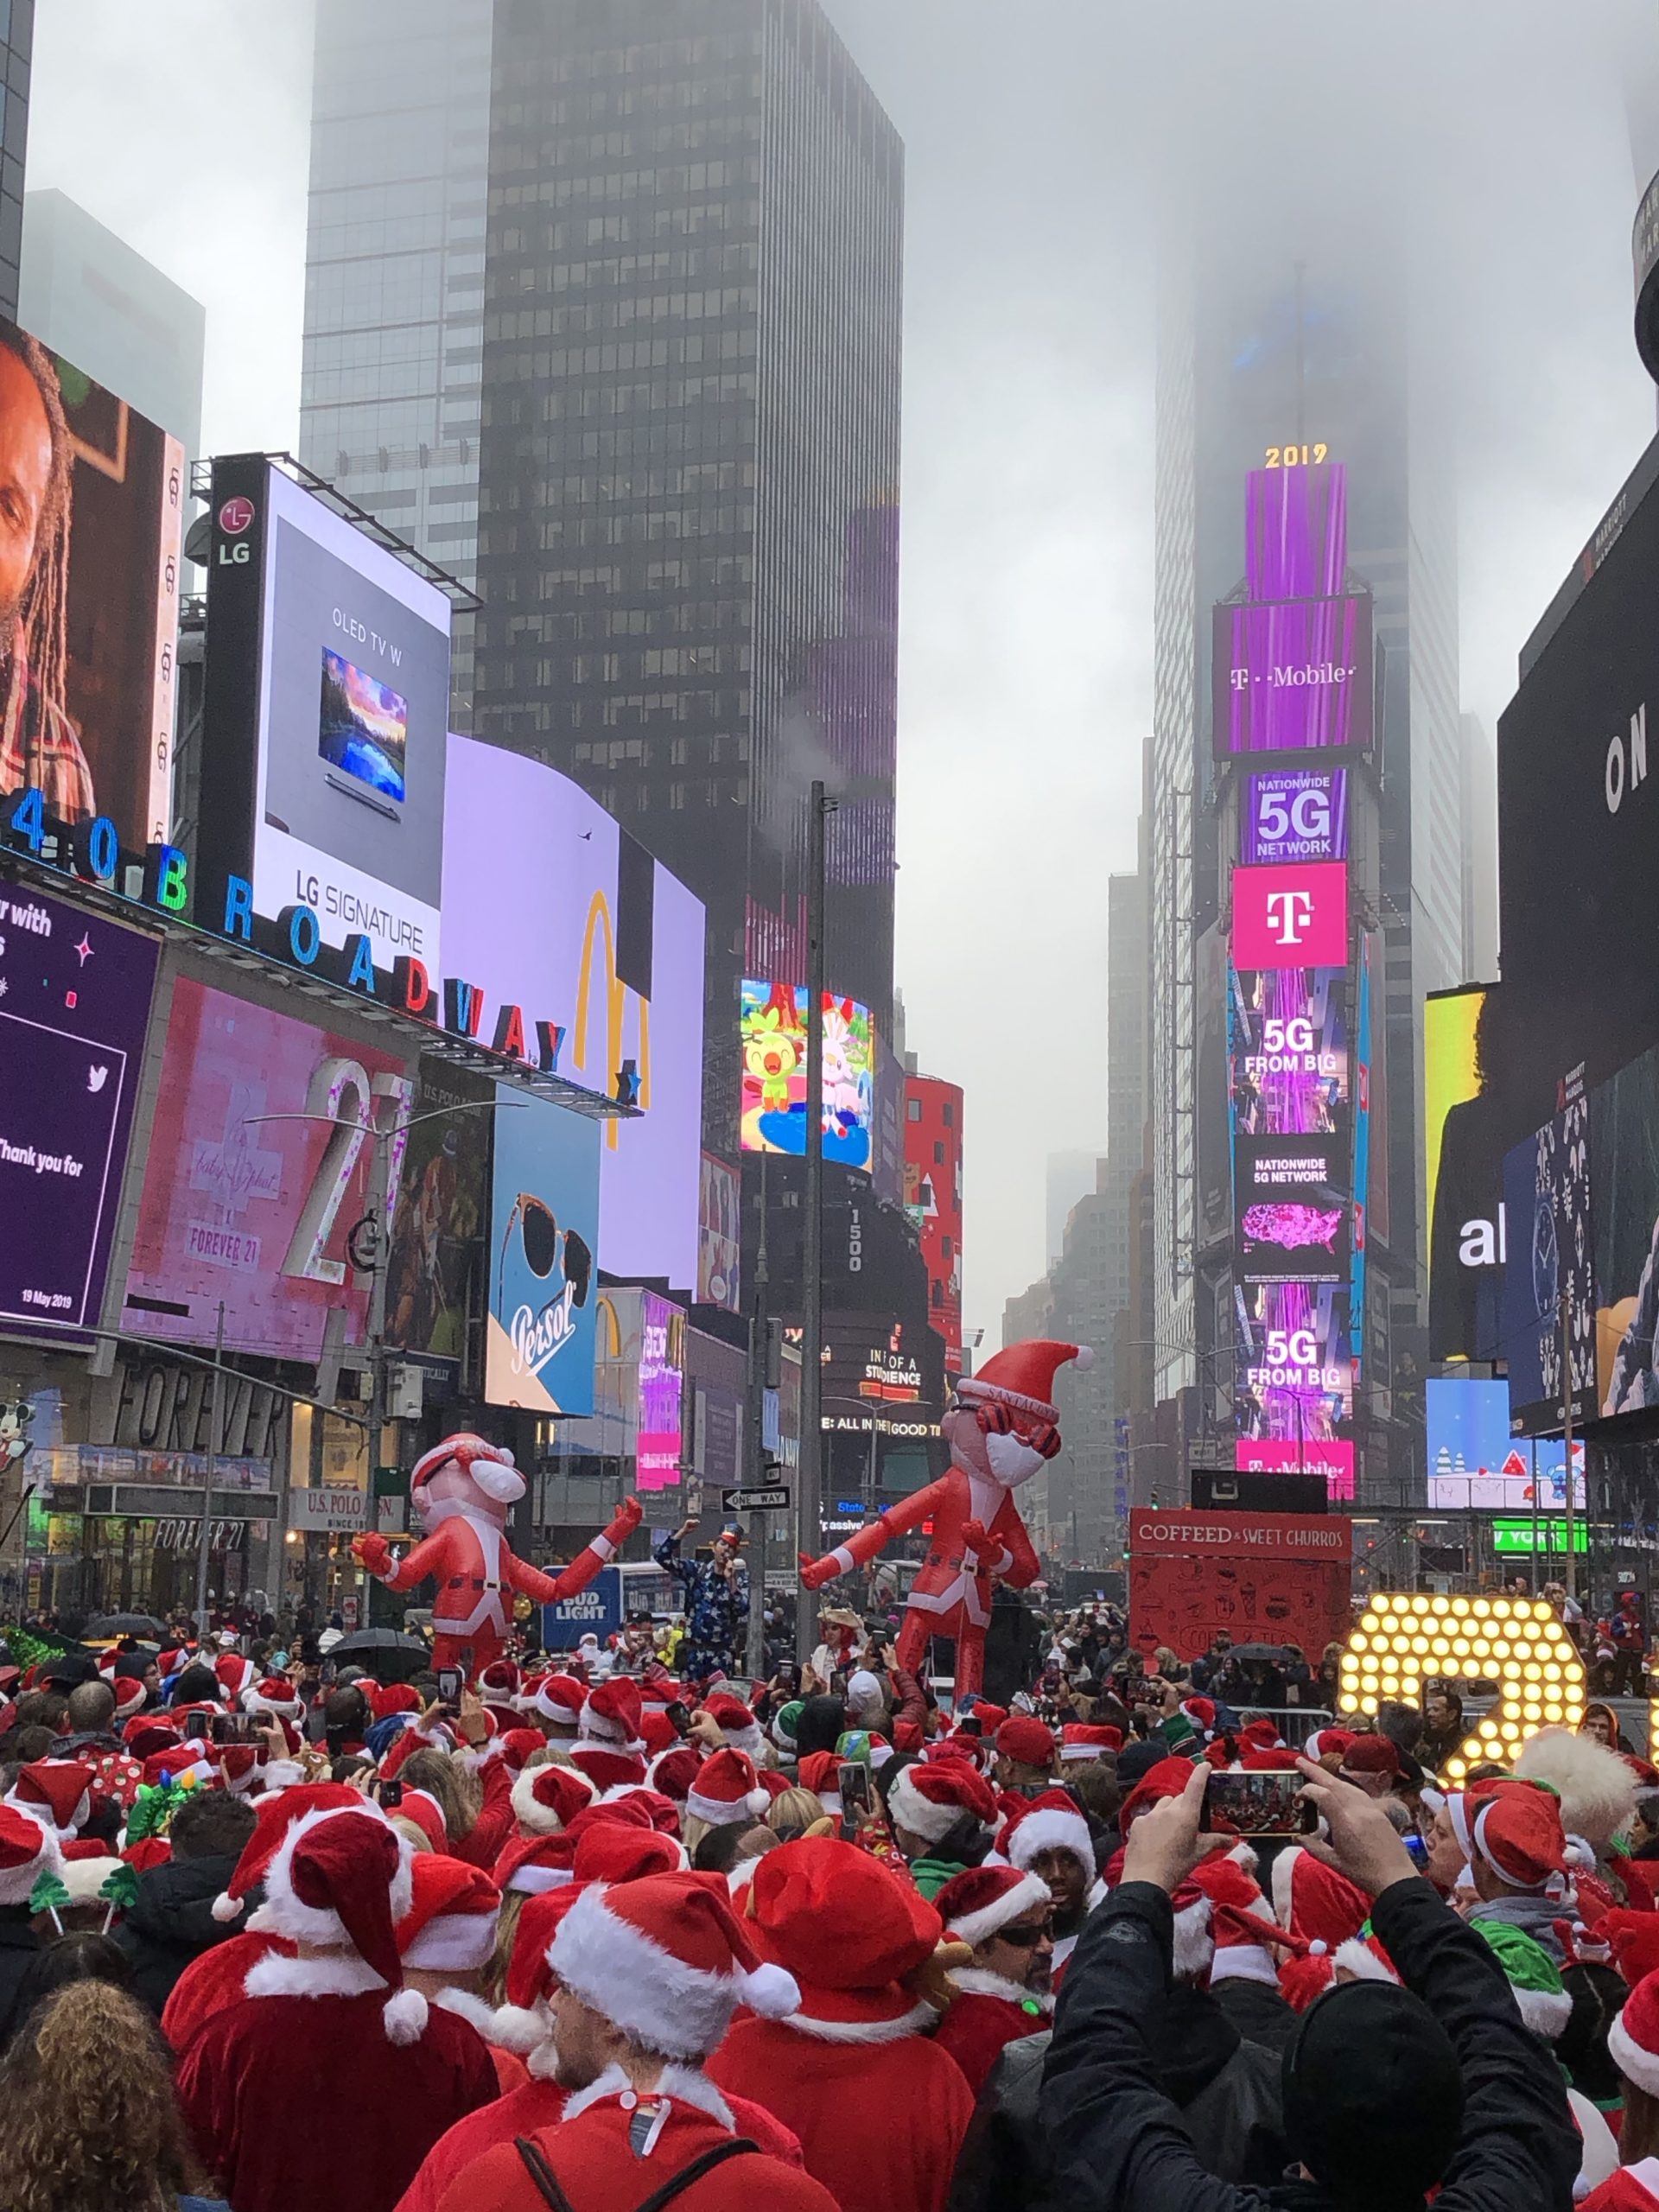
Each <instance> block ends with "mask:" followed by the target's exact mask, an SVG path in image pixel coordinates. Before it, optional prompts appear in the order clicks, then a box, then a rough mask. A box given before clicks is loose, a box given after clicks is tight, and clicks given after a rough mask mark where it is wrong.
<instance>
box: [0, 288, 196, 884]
mask: <svg viewBox="0 0 1659 2212" xmlns="http://www.w3.org/2000/svg"><path fill="white" fill-rule="evenodd" d="M0 431H3V434H4V437H5V442H6V456H7V472H6V473H7V481H8V489H7V497H8V500H9V502H10V509H9V514H8V520H7V528H6V532H5V543H4V547H3V551H0V598H3V601H4V603H5V606H6V608H7V610H8V613H7V618H6V620H7V626H8V632H9V637H10V648H11V649H10V651H9V652H8V653H7V655H6V658H5V664H4V669H3V672H0V792H10V791H17V790H20V789H22V788H24V787H29V788H32V789H35V790H37V791H39V792H40V793H41V801H42V804H43V805H44V809H45V811H46V813H47V814H48V816H51V817H54V818H55V819H57V820H59V821H61V822H65V823H89V822H91V821H92V820H94V819H95V818H97V817H100V816H101V817H104V818H105V819H106V820H108V821H109V822H111V823H113V825H114V828H115V831H116V835H117V837H118V841H119V842H120V845H121V846H122V848H123V849H125V850H127V851H130V852H139V853H142V852H143V849H144V848H145V847H146V846H147V845H150V844H155V843H158V842H162V840H164V839H165V838H166V836H167V835H168V824H169V817H170V811H171V809H170V792H171V786H172V760H173V715H174V684H175V671H176V664H177V656H178V626H179V562H180V554H181V542H182V531H183V524H184V508H185V497H186V493H187V491H188V486H187V485H186V483H185V481H184V467H185V457H184V448H183V447H182V446H181V444H180V443H179V442H178V440H177V439H176V438H170V437H168V435H167V434H166V433H165V431H163V430H161V429H158V428H157V427H156V424H155V423H151V422H149V421H147V420H146V419H145V417H144V416H142V415H140V414H138V413H137V411H136V410H134V409H132V408H130V407H129V406H128V405H127V404H126V402H125V401H124V400H123V399H119V398H118V397H116V395H115V394H114V393H113V392H111V391H105V388H104V386H103V385H100V384H95V383H94V382H93V381H92V378H90V377H88V376H85V375H83V374H82V372H80V371H79V369H77V368H75V367H74V366H73V364H71V363H70V362H68V361H66V360H63V359H60V358H59V357H57V356H55V355H54V354H51V353H48V351H47V350H46V348H45V347H44V346H41V344H40V343H39V341H38V340H35V339H33V338H31V337H29V335H28V334H27V333H26V332H24V331H22V330H20V329H19V328H18V327H17V326H16V323H13V322H8V321H4V320H3V319H0ZM98 873H99V874H111V873H112V871H111V870H110V869H105V868H99V870H98Z"/></svg>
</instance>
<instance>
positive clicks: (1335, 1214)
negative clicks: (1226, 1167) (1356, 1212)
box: [1233, 1136, 1351, 1283]
mask: <svg viewBox="0 0 1659 2212" xmlns="http://www.w3.org/2000/svg"><path fill="white" fill-rule="evenodd" d="M1233 1266H1234V1272H1235V1274H1236V1276H1237V1278H1238V1280H1239V1281H1241V1282H1246V1283H1258V1282H1285V1281H1297V1282H1312V1283H1342V1282H1346V1281H1348V1280H1349V1278H1350V1273H1351V1267H1350V1244H1349V1233H1348V1150H1347V1145H1346V1143H1345V1141H1344V1140H1343V1139H1342V1138H1340V1137H1325V1136H1271V1137H1249V1136H1241V1137H1238V1138H1236V1140H1235V1141H1234V1145H1233Z"/></svg>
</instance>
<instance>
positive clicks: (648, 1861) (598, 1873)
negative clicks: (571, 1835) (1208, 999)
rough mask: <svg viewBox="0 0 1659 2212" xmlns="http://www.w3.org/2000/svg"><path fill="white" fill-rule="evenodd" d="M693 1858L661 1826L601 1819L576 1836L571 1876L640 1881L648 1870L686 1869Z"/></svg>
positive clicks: (671, 1871) (612, 1882)
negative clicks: (639, 1825) (688, 1858)
mask: <svg viewBox="0 0 1659 2212" xmlns="http://www.w3.org/2000/svg"><path fill="white" fill-rule="evenodd" d="M688 1864H689V1861H688V1860H687V1859H686V1855H685V1852H684V1850H683V1847H682V1846H681V1845H679V1844H678V1843H677V1842H676V1841H675V1840H674V1838H673V1837H672V1836H671V1835H664V1834H663V1833H662V1831H661V1829H659V1828H637V1827H632V1826H631V1825H630V1824H629V1823H627V1822H626V1821H596V1822H595V1823H594V1826H593V1827H590V1828H588V1829H586V1830H584V1832H583V1833H582V1834H581V1835H579V1836H578V1837H577V1838H576V1840H575V1853H574V1854H573V1855H572V1858H571V1860H570V1877H571V1879H572V1880H573V1881H574V1882H575V1883H577V1884H578V1885H580V1884H582V1883H586V1882H605V1883H607V1884H610V1885H613V1886H614V1885H615V1884H617V1883H618V1882H640V1881H643V1880H644V1879H645V1877H646V1875H647V1874H680V1873H683V1872H684V1871H685V1868H686V1866H687V1865H688Z"/></svg>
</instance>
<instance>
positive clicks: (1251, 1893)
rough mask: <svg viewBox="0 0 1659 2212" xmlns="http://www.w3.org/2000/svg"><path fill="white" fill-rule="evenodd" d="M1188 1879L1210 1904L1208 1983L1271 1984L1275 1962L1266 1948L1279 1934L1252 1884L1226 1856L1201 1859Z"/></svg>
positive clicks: (1275, 1979) (1269, 1908) (1220, 1853)
mask: <svg viewBox="0 0 1659 2212" xmlns="http://www.w3.org/2000/svg"><path fill="white" fill-rule="evenodd" d="M1192 1879H1193V1881H1194V1882H1196V1883H1197V1885H1198V1888H1199V1890H1200V1891H1202V1892H1203V1894H1204V1896H1205V1898H1206V1899H1207V1900H1208V1902H1209V1905H1210V1922H1209V1927H1208V1929H1207V1931H1206V1932H1207V1936H1208V1940H1209V1943H1210V1947H1211V1958H1210V1962H1209V1963H1210V1979H1211V1983H1212V1984H1213V1983H1215V1982H1217V1981H1224V1980H1240V1981H1264V1982H1268V1983H1271V1984H1274V1985H1276V1984H1277V1982H1278V1979H1279V1968H1278V1963H1277V1961H1276V1959H1275V1957H1274V1953H1273V1951H1272V1949H1271V1948H1269V1946H1270V1945H1271V1944H1272V1942H1273V1940H1274V1937H1275V1936H1279V1935H1280V1934H1281V1932H1282V1931H1281V1929H1280V1927H1279V1925H1278V1923H1277V1922H1276V1921H1275V1920H1274V1916H1273V1907H1272V1906H1271V1905H1270V1904H1268V1900H1267V1899H1266V1897H1263V1895H1262V1891H1261V1890H1260V1888H1259V1887H1258V1886H1257V1885H1256V1884H1255V1882H1253V1881H1252V1880H1251V1878H1250V1877H1249V1875H1248V1874H1247V1873H1246V1872H1245V1871H1244V1869H1243V1867H1242V1866H1240V1865H1239V1864H1238V1862H1237V1860H1236V1859H1233V1858H1232V1857H1230V1854H1229V1853H1226V1852H1225V1851H1216V1852H1212V1853H1211V1855H1210V1856H1209V1858H1208V1859H1200V1860H1199V1861H1198V1865H1197V1866H1195V1867H1194V1868H1193V1869H1192Z"/></svg>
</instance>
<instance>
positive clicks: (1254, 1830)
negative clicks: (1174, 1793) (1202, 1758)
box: [1198, 1768, 1319, 1836]
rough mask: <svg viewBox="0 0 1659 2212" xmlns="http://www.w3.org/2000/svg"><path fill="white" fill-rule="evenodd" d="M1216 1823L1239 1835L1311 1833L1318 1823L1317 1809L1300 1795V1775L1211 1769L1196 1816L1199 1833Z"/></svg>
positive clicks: (1310, 1801)
mask: <svg viewBox="0 0 1659 2212" xmlns="http://www.w3.org/2000/svg"><path fill="white" fill-rule="evenodd" d="M1217 1823H1220V1824H1222V1825H1223V1826H1224V1827H1229V1828H1232V1829H1235V1830H1236V1832H1237V1833H1238V1834H1240V1835H1242V1836H1280V1835H1312V1834H1313V1833H1314V1832H1315V1830H1316V1829H1317V1828H1318V1827H1319V1809H1318V1808H1317V1807H1316V1806H1315V1805H1314V1803H1313V1799H1312V1798H1311V1797H1305V1796H1303V1795H1302V1777H1301V1776H1300V1774H1279V1773H1271V1772H1269V1773H1257V1772H1254V1771H1247V1772H1244V1773H1242V1774H1235V1773H1233V1772H1231V1771H1230V1770H1228V1769H1226V1768H1221V1769H1212V1770H1211V1775H1210V1779H1209V1782H1208V1783H1207V1784H1206V1785H1205V1793H1204V1809H1203V1811H1202V1812H1201V1814H1200V1815H1199V1816H1198V1828H1199V1832H1200V1833H1201V1834H1202V1833H1204V1832H1205V1831H1206V1830H1208V1829H1211V1828H1213V1827H1216V1826H1217Z"/></svg>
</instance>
